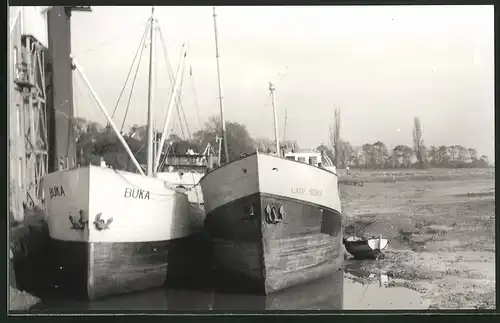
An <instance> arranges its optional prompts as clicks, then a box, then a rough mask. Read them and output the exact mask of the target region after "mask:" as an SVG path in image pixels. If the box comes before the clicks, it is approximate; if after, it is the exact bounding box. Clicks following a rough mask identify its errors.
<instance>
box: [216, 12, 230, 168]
mask: <svg viewBox="0 0 500 323" xmlns="http://www.w3.org/2000/svg"><path fill="white" fill-rule="evenodd" d="M213 13H214V34H215V58H216V59H217V83H218V85H219V106H220V122H221V128H222V141H223V143H224V157H226V163H229V152H228V150H227V136H226V120H225V119H224V106H223V104H222V88H221V85H220V65H219V57H220V56H219V40H218V37H217V15H216V14H215V6H214V7H213ZM219 163H220V159H219Z"/></svg>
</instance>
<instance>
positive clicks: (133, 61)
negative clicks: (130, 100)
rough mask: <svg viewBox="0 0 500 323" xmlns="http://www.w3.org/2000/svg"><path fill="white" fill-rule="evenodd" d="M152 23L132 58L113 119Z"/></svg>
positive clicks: (112, 115) (147, 27)
mask: <svg viewBox="0 0 500 323" xmlns="http://www.w3.org/2000/svg"><path fill="white" fill-rule="evenodd" d="M150 23H151V22H149V23H148V24H147V26H146V29H145V30H144V33H143V34H142V38H141V41H140V42H139V47H138V48H137V51H136V52H135V56H134V59H133V60H132V64H130V69H129V70H128V74H127V78H126V79H125V83H124V84H123V87H122V89H121V91H120V95H119V96H118V100H116V105H115V108H114V110H113V113H112V114H111V119H113V118H114V117H115V113H116V109H117V108H118V104H119V103H120V100H121V98H122V95H123V92H124V91H125V87H126V86H127V83H128V79H129V78H130V74H131V73H132V69H133V67H134V63H135V60H136V59H137V55H139V53H140V55H141V56H142V52H143V50H144V42H145V40H146V36H147V33H148V29H149V24H150ZM141 56H140V57H139V62H138V63H137V64H138V65H139V63H140V59H141Z"/></svg>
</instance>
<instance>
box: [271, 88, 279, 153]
mask: <svg viewBox="0 0 500 323" xmlns="http://www.w3.org/2000/svg"><path fill="white" fill-rule="evenodd" d="M269 91H271V100H272V104H273V115H274V138H275V139H276V154H277V155H278V156H281V154H280V140H279V134H278V115H277V114H276V97H275V95H274V91H276V89H275V88H274V84H273V83H271V82H269Z"/></svg>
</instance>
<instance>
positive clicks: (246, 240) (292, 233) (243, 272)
mask: <svg viewBox="0 0 500 323" xmlns="http://www.w3.org/2000/svg"><path fill="white" fill-rule="evenodd" d="M250 205H253V206H254V207H253V211H254V212H250V208H249V206H250ZM268 205H270V206H275V207H276V208H279V207H280V206H284V210H285V215H284V217H283V220H282V222H280V223H274V224H273V223H269V222H268V221H266V216H265V209H266V206H268ZM341 223H342V220H341V215H340V213H339V212H337V211H335V210H331V209H326V208H322V207H320V206H318V205H315V204H311V203H305V202H303V201H301V200H296V199H292V198H285V197H280V196H272V195H267V194H263V193H256V194H252V195H249V196H246V197H244V198H241V199H238V200H235V201H233V202H230V203H227V204H225V205H223V206H221V207H218V208H217V209H215V210H213V211H211V212H210V213H208V214H207V217H206V220H205V225H206V228H207V230H208V231H209V233H210V235H211V238H212V242H213V252H214V261H215V264H216V269H217V273H218V276H219V277H220V278H221V279H223V280H224V281H225V282H226V283H228V284H227V285H229V282H231V284H232V285H233V286H237V288H238V290H240V291H254V292H258V293H263V294H270V293H273V292H276V291H279V290H282V289H285V288H288V287H291V286H294V285H299V284H302V283H306V282H309V281H312V280H314V279H317V278H320V277H323V276H326V275H329V274H332V273H333V272H335V271H336V270H337V269H338V268H340V267H341V265H342V262H343V255H342V252H341V250H342V249H341V246H342V243H341Z"/></svg>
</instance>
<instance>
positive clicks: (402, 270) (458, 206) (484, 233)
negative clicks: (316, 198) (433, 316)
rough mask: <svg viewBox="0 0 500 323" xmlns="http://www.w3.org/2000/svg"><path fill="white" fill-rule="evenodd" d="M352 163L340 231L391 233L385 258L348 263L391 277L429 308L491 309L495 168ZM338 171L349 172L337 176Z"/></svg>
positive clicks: (344, 189) (344, 187) (344, 191)
mask: <svg viewBox="0 0 500 323" xmlns="http://www.w3.org/2000/svg"><path fill="white" fill-rule="evenodd" d="M394 172H395V173H396V182H395V183H394V182H393V177H392V173H393V171H377V172H368V171H361V172H359V171H356V170H355V171H354V173H355V174H356V175H357V177H358V178H361V179H362V180H363V181H364V186H362V187H360V186H351V185H340V189H341V200H342V207H343V213H344V235H351V234H365V235H369V236H370V235H373V236H377V237H378V236H379V235H380V234H382V235H383V236H384V237H385V238H388V239H389V247H388V249H387V250H386V251H385V255H386V257H385V259H383V260H379V261H348V262H347V264H346V265H347V266H351V267H356V270H359V271H365V272H371V273H374V274H387V275H388V276H390V277H392V278H393V279H392V281H391V284H392V285H393V286H395V287H398V286H400V287H407V288H412V289H414V290H417V291H419V292H421V293H422V296H423V297H424V298H426V299H428V300H430V303H431V305H430V306H429V307H430V308H438V309H471V308H472V309H474V308H476V309H494V308H495V306H496V304H495V180H494V178H495V174H494V169H462V170H449V169H430V170H398V171H394ZM341 177H346V176H345V175H344V176H341Z"/></svg>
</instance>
